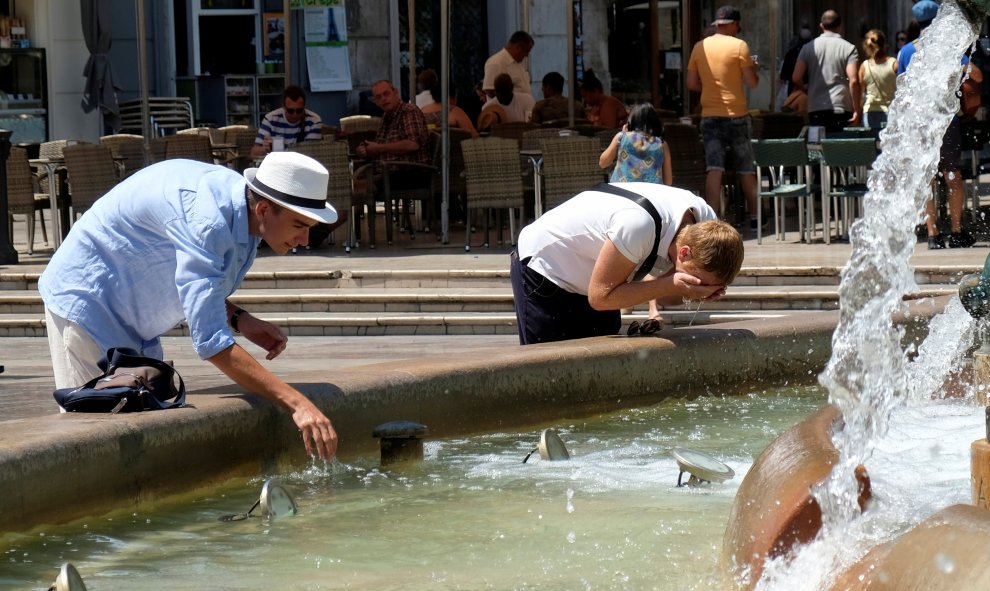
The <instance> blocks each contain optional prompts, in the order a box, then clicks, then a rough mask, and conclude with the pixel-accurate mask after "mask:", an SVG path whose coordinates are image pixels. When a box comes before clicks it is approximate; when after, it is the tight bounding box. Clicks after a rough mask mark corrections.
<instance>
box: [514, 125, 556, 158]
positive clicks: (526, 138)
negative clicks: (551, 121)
mask: <svg viewBox="0 0 990 591" xmlns="http://www.w3.org/2000/svg"><path fill="white" fill-rule="evenodd" d="M560 132H561V130H560V129H556V128H552V127H551V128H545V127H541V128H539V129H530V130H528V131H524V132H523V134H522V139H521V140H520V146H519V147H520V149H522V150H534V151H541V152H542V151H543V142H544V140H548V139H550V138H554V137H560Z"/></svg>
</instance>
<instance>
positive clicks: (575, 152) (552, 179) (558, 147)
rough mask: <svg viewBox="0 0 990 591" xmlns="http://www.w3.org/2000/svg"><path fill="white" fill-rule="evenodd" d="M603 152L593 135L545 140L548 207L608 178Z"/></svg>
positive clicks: (544, 177) (546, 204) (544, 188)
mask: <svg viewBox="0 0 990 591" xmlns="http://www.w3.org/2000/svg"><path fill="white" fill-rule="evenodd" d="M601 153H602V151H601V149H600V148H599V147H598V140H597V139H595V138H591V137H583V136H569V137H557V138H550V139H548V140H546V141H544V142H543V198H544V200H545V210H549V209H551V208H553V207H556V206H558V205H560V204H561V203H563V202H564V201H567V200H568V199H570V198H571V197H573V196H574V195H577V194H578V193H580V192H581V191H584V190H586V189H590V188H591V187H594V186H595V185H598V184H600V183H601V182H603V181H604V180H606V179H605V171H604V170H602V168H601V167H600V166H599V165H598V157H599V156H600V155H601Z"/></svg>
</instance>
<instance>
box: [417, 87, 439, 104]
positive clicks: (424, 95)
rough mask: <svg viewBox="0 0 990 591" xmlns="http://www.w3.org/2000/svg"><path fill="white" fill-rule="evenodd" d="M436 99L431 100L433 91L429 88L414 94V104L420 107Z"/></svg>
mask: <svg viewBox="0 0 990 591" xmlns="http://www.w3.org/2000/svg"><path fill="white" fill-rule="evenodd" d="M435 102H436V101H435V100H433V93H432V92H430V91H429V90H424V91H423V92H421V93H419V94H417V95H416V106H417V107H419V108H420V109H422V108H424V107H429V106H430V105H432V104H433V103H435Z"/></svg>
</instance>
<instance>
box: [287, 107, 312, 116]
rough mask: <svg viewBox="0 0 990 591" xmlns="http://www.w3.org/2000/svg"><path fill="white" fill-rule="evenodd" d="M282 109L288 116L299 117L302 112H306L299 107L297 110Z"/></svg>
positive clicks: (303, 108)
mask: <svg viewBox="0 0 990 591" xmlns="http://www.w3.org/2000/svg"><path fill="white" fill-rule="evenodd" d="M283 108H284V109H285V112H286V113H288V114H289V115H301V114H302V113H303V111H305V110H306V107H299V108H298V109H293V108H290V107H283Z"/></svg>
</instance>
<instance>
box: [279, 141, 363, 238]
mask: <svg viewBox="0 0 990 591" xmlns="http://www.w3.org/2000/svg"><path fill="white" fill-rule="evenodd" d="M292 151H294V152H299V153H300V154H305V155H307V156H309V157H310V158H312V159H313V160H316V161H317V162H319V163H320V164H322V165H323V167H324V168H326V169H327V172H329V173H330V181H329V183H328V184H327V202H328V203H330V205H332V206H333V208H334V209H336V210H337V214H338V215H340V213H341V212H346V213H347V240H346V241H345V242H344V252H351V245H352V244H353V243H354V225H355V223H356V221H357V216H356V215H354V211H353V205H354V201H353V199H352V189H353V187H352V182H351V168H350V162H349V161H348V159H347V144H346V143H344V142H335V141H333V140H330V139H323V140H321V141H318V142H312V141H311V142H299V143H297V144H296V145H295V146H293V147H292ZM362 205H363V203H362ZM374 205H375V204H374V202H372V203H371V206H372V209H374ZM373 214H374V212H373V211H372V212H370V213H369V214H368V219H369V220H370V222H369V224H371V225H372V227H371V228H370V229H369V231H368V232H369V235H370V236H374V227H373V225H374V215H373Z"/></svg>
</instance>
